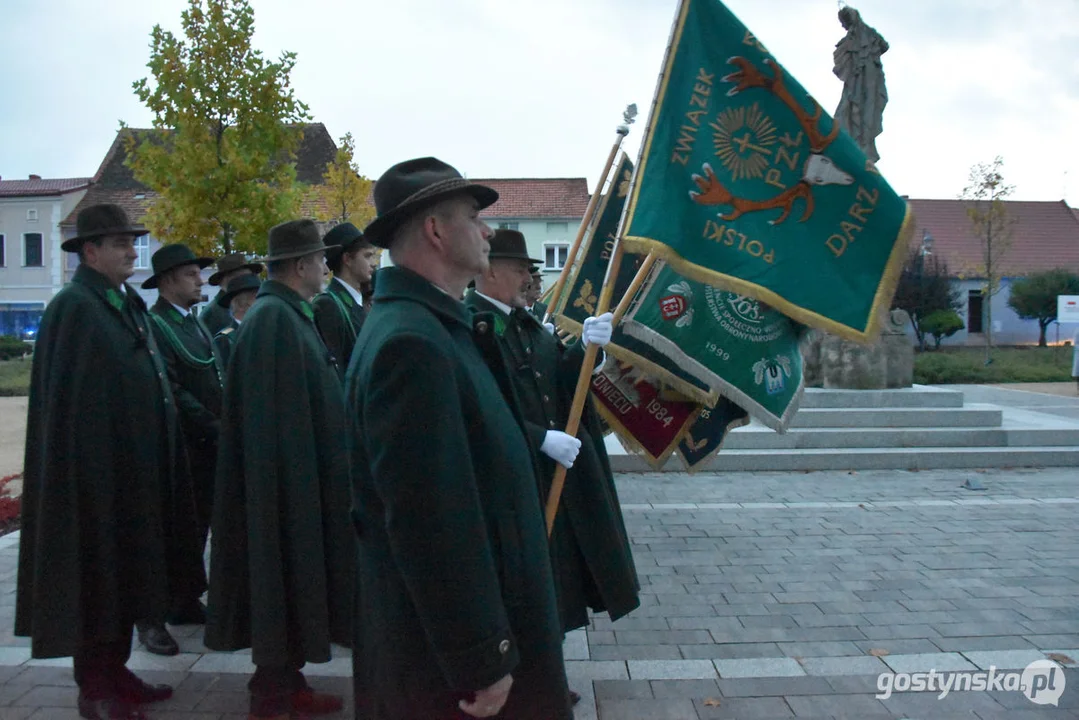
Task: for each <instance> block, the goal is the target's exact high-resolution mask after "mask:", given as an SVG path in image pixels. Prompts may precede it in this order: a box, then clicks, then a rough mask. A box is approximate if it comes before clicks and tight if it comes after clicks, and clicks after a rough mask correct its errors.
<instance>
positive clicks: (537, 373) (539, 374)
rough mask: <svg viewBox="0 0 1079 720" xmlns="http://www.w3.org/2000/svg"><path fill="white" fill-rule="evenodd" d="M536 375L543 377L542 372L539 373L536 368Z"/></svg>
mask: <svg viewBox="0 0 1079 720" xmlns="http://www.w3.org/2000/svg"><path fill="white" fill-rule="evenodd" d="M536 377H538V378H540V377H543V373H541V372H540V371H539V370H537V371H536Z"/></svg>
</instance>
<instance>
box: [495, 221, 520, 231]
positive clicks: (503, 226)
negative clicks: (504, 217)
mask: <svg viewBox="0 0 1079 720" xmlns="http://www.w3.org/2000/svg"><path fill="white" fill-rule="evenodd" d="M498 229H499V230H519V229H520V228H519V227H518V223H515V222H500V223H498Z"/></svg>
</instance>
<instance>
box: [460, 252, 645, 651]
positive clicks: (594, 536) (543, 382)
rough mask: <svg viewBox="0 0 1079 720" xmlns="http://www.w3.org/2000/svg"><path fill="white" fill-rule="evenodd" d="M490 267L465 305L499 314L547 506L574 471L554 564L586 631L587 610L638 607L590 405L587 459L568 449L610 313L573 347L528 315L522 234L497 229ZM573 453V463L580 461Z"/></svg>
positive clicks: (619, 611) (565, 624)
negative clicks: (589, 350)
mask: <svg viewBox="0 0 1079 720" xmlns="http://www.w3.org/2000/svg"><path fill="white" fill-rule="evenodd" d="M490 261H491V262H490V267H489V269H488V270H487V272H485V273H483V274H482V275H480V276H479V277H477V278H476V289H475V291H472V292H470V293H469V295H468V296H467V297H466V299H465V303H466V304H467V305H469V307H471V308H473V309H474V310H476V311H478V312H494V313H496V314H497V317H498V319H499V321H501V324H500V325H499V327H500V328H501V329H502V332H500V333H498V336H499V339H500V341H501V345H502V348H503V350H504V352H505V354H506V357H507V358H508V359H509V361H510V366H511V367H512V368H513V369H514V372H513V387H514V389H515V390H516V392H517V397H518V398H520V401H521V408H522V410H523V412H524V417H525V422H526V427H527V430H528V435H529V438H530V439H531V441H532V445H533V447H535V448H538V449H539V451H540V456H539V457H540V473H539V486H538V487H539V494H540V497H541V498H542V499H543V501H544V502H546V499H547V495H548V493H549V492H550V488H551V480H552V478H553V477H554V472H555V468H556V465H555V463H559V464H561V465H563V466H565V467H566V468H569V472H568V473H567V476H566V484H565V488H564V490H563V492H562V499H561V502H560V503H559V510H558V514H557V515H556V516H555V526H554V531H553V532H552V534H551V564H552V566H553V568H554V572H555V585H556V587H557V589H558V599H559V609H560V611H561V615H562V629H563V631H565V632H569V631H570V630H574V629H576V628H580V627H584V626H585V625H587V624H588V609H589V608H591V609H592V610H594V611H597V612H599V611H603V610H606V611H607V613H608V614H609V615H610V617H611V619H612V620H617V619H618V618H620V617H622V616H624V615H626V614H627V613H629V612H630V611H631V610H634V609H635V608H637V607H638V606H639V605H640V598H639V593H640V583H639V581H638V578H637V571H636V568H635V566H634V563H633V555H632V553H631V551H630V546H629V537H628V535H627V533H626V528H625V523H624V521H623V519H622V508H621V505H620V504H619V502H618V493H617V491H616V490H615V485H614V478H613V476H612V473H611V466H610V461H609V459H608V457H607V451H606V448H605V447H604V443H603V434H602V432H601V431H600V430H599V427H598V422H597V418H596V417H595V416H594V415H593V410H592V406H591V404H590V403H589V404H588V405H587V406H586V414H585V415H584V422H583V423H582V424H581V429H580V430H579V432H578V437H579V438H580V439H579V440H578V439H577V438H572V439H573V441H574V442H575V443H577V447H579V448H580V453H579V454H577V453H573V452H571V451H570V449H569V448H567V443H566V438H568V437H569V436H567V435H566V434H565V433H564V432H562V430H563V429H564V428H565V427H566V424H567V421H568V417H569V410H570V406H571V404H572V400H573V392H574V389H575V388H576V384H577V378H578V376H579V375H580V371H581V363H582V361H583V360H584V348H585V346H587V345H588V344H589V343H595V344H597V345H599V346H600V347H602V346H604V345H606V344H607V343H608V342H609V341H610V339H611V324H610V320H611V316H610V314H605V315H601V316H600V317H598V318H588V319H587V320H585V323H584V330H583V333H582V338H581V340H582V341H581V342H580V343H577V344H575V345H573V346H572V347H570V348H567V347H566V346H564V345H563V344H562V343H561V342H560V341H559V340H558V338H557V337H555V335H554V334H553V333H552V332H550V331H549V330H548V329H546V328H544V327H543V326H542V325H541V324H540V322H539V321H538V320H537V319H536V318H535V317H534V316H533V315H532V314H531V313H529V312H527V310H526V309H525V304H526V302H527V290H528V288H529V286H530V284H531V278H530V277H529V265H528V264H529V262H535V261H534V260H531V259H530V258H529V257H528V253H527V249H526V245H525V238H524V235H522V234H521V233H519V232H517V231H516V230H498V231H496V232H495V236H494V238H492V240H491V254H490ZM574 456H576V457H575V458H574Z"/></svg>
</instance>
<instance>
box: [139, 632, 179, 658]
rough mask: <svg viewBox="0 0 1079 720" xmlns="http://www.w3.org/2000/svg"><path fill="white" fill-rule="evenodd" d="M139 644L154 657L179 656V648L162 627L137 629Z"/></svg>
mask: <svg viewBox="0 0 1079 720" xmlns="http://www.w3.org/2000/svg"><path fill="white" fill-rule="evenodd" d="M139 642H141V643H142V644H143V645H145V646H146V649H147V651H149V652H152V653H153V654H154V655H179V654H180V646H179V645H177V644H176V641H175V640H173V638H172V635H169V631H168V630H166V629H165V626H164V625H148V626H143V627H140V628H139Z"/></svg>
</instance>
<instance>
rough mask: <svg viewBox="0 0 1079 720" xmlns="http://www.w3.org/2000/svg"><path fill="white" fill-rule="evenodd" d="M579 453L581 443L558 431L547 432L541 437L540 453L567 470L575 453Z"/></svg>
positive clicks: (571, 464) (574, 457) (571, 465)
mask: <svg viewBox="0 0 1079 720" xmlns="http://www.w3.org/2000/svg"><path fill="white" fill-rule="evenodd" d="M580 451H581V441H580V440H578V439H577V438H575V437H573V436H572V435H567V434H566V433H564V432H561V431H559V430H548V431H547V434H546V435H544V436H543V444H542V445H540V452H541V453H543V454H544V455H546V456H547V457H549V458H551V459H552V460H554V461H555V462H556V463H558V464H559V465H561V466H562V467H564V468H566V469H567V470H569V469H570V468H571V467H573V461H574V460H576V459H577V453H579V452H580Z"/></svg>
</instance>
